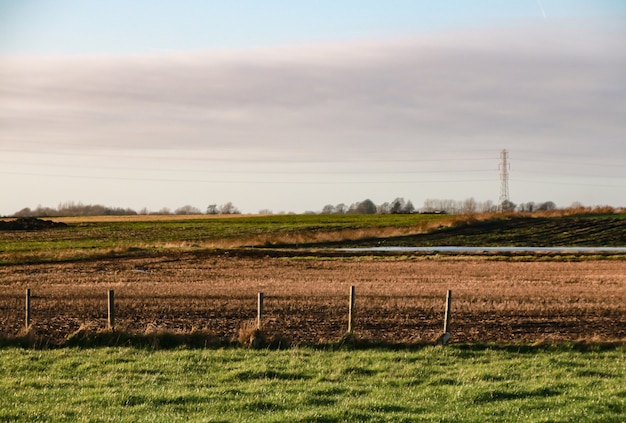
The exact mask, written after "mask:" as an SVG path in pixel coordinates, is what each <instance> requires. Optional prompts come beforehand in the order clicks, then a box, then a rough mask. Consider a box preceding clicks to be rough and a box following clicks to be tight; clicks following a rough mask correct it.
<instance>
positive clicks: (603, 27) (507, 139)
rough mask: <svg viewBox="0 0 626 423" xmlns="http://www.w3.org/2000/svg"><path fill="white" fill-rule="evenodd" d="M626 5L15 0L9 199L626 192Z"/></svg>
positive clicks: (0, 162) (155, 205) (9, 24)
mask: <svg viewBox="0 0 626 423" xmlns="http://www.w3.org/2000/svg"><path fill="white" fill-rule="evenodd" d="M625 69H626V2H624V1H623V0H613V1H611V0H586V1H583V0H540V1H539V0H507V1H503V0H475V1H466V0H446V1H441V0H387V1H373V0H342V1H337V0H317V1H315V2H310V1H297V0H290V1H287V0H264V1H252V0H248V1H244V0H230V1H228V2H225V1H210V0H207V1H192V0H181V1H176V2H172V1H159V0H135V1H126V0H123V1H122V0H107V1H90V0H87V1H82V0H80V1H79V0H54V1H53V0H39V1H35V0H22V1H16V0H14V1H9V0H0V180H1V181H2V190H1V194H0V215H10V214H13V213H15V212H17V211H19V210H21V209H22V208H25V207H30V208H36V207H38V206H44V207H57V206H58V205H59V204H61V203H65V202H76V203H78V202H80V203H83V204H103V205H106V206H110V207H122V208H132V209H135V210H137V211H139V210H141V209H144V208H145V209H148V210H151V211H158V210H161V209H163V208H168V209H170V210H172V211H174V210H175V209H177V208H179V207H182V206H185V205H191V206H193V207H197V208H199V209H200V210H202V211H204V210H206V208H207V206H208V205H210V204H217V205H221V204H224V203H227V202H232V203H233V204H234V205H235V206H237V207H238V208H239V209H240V210H241V211H242V212H244V213H257V212H259V211H260V210H271V211H273V212H276V213H278V212H296V213H301V212H305V211H320V210H321V209H322V208H323V207H324V205H327V204H333V205H335V204H339V203H345V204H347V205H350V204H352V203H355V202H358V201H363V200H365V199H371V200H372V201H373V202H374V203H376V204H381V203H383V202H391V201H393V200H394V199H395V198H397V197H402V198H404V199H406V200H411V201H412V202H413V204H414V205H415V206H416V207H417V208H419V207H421V206H422V204H423V203H424V201H426V200H427V199H454V200H460V201H461V200H464V199H466V198H470V197H471V198H474V199H475V200H476V201H480V202H484V201H492V202H494V203H497V202H498V201H499V200H500V192H501V186H502V182H501V169H499V165H500V153H501V151H502V150H504V149H506V150H507V152H508V159H509V160H508V162H509V163H508V164H509V166H510V167H509V169H508V176H509V177H508V188H509V195H510V200H511V201H512V202H513V203H516V204H519V203H526V202H530V201H533V202H544V201H553V202H554V203H556V205H557V206H559V207H568V206H569V205H571V204H572V203H574V202H579V203H582V204H583V205H587V206H595V205H611V206H615V207H623V206H626V170H625V169H626V71H624V70H625Z"/></svg>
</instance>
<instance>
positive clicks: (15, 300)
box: [0, 253, 626, 344]
mask: <svg viewBox="0 0 626 423" xmlns="http://www.w3.org/2000/svg"><path fill="white" fill-rule="evenodd" d="M351 285H354V286H355V287H356V305H355V315H356V317H355V324H354V330H355V332H356V334H357V335H358V336H359V337H360V338H365V339H368V340H371V341H373V342H392V343H396V342H397V343H421V342H434V340H435V339H436V338H437V337H438V336H439V335H440V334H441V332H442V327H443V316H444V303H445V295H446V291H447V290H448V289H450V290H452V298H453V299H452V319H451V323H450V328H451V332H452V342H486V341H492V342H500V343H511V342H521V341H539V340H554V341H559V340H595V341H609V340H626V301H625V299H626V261H624V260H595V261H593V260H590V261H572V262H557V261H528V262H519V261H490V260H486V259H484V258H475V257H444V258H441V257H439V258H436V257H430V258H429V257H415V258H393V257H389V258H381V257H377V258H363V257H361V258H341V259H334V260H321V259H319V258H317V259H312V258H308V259H307V258H293V257H292V258H289V257H286V258H285V257H282V258H281V257H263V258H254V257H233V256H229V255H228V254H226V253H225V254H220V255H218V254H208V253H207V254H199V253H197V254H191V253H190V254H180V255H177V256H169V257H157V258H141V259H115V260H99V261H90V262H76V263H64V264H37V265H11V266H5V267H0V323H1V325H2V326H1V332H2V334H4V335H16V334H18V333H19V332H20V330H21V329H22V328H23V326H24V293H25V289H26V288H30V289H31V292H32V300H31V303H32V312H31V313H32V328H33V330H34V332H35V333H37V334H39V335H44V336H46V337H47V338H48V339H49V340H51V341H53V342H60V341H62V340H63V339H65V338H67V336H68V335H70V334H71V333H72V332H74V331H76V330H77V329H78V328H79V327H81V326H83V327H84V326H88V327H90V328H91V329H93V330H97V329H100V328H102V329H104V328H105V327H106V318H107V301H106V298H107V295H106V294H107V290H109V289H114V290H115V301H116V329H118V330H123V331H129V332H136V333H144V332H146V331H151V330H155V329H165V330H171V331H181V332H186V331H191V330H193V329H198V330H203V331H206V332H208V333H210V334H212V335H215V336H217V337H219V338H223V339H233V338H236V336H237V332H238V328H239V327H240V326H242V325H243V324H246V323H249V322H250V321H253V320H254V319H255V317H256V301H257V293H258V292H263V293H264V294H265V310H264V311H265V315H264V329H265V330H266V332H267V333H268V334H269V335H282V336H283V337H285V338H287V339H289V340H290V341H291V342H292V343H295V344H298V343H318V342H329V341H336V340H338V339H339V338H340V337H341V336H342V335H343V334H344V333H345V331H346V329H347V312H348V302H349V297H348V295H349V287H350V286H351Z"/></svg>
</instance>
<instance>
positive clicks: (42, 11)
mask: <svg viewBox="0 0 626 423" xmlns="http://www.w3.org/2000/svg"><path fill="white" fill-rule="evenodd" d="M542 9H543V10H542ZM544 13H545V16H546V17H549V18H550V19H552V20H560V19H581V20H590V19H605V18H615V17H619V15H620V14H621V18H622V19H624V16H626V3H625V2H623V1H620V0H593V1H592V0H541V1H537V0H507V1H503V0H490V1H484V0H483V1H467V0H446V1H441V0H422V1H415V0H413V1H411V0H390V1H380V0H343V1H329V0H320V1H315V2H308V1H289V0H282V1H276V0H268V1H263V2H259V1H253V0H249V1H242V0H237V1H176V2H172V1H164V0H157V1H147V0H135V1H124V0H112V1H76V0H70V1H68V0H58V1H51V0H48V1H33V0H21V1H7V0H2V1H0V28H3V29H1V30H0V31H1V32H0V34H2V38H1V39H0V53H2V54H92V53H141V52H149V51H153V50H157V51H158V50H194V49H206V48H246V47H254V46H271V45H282V44H292V43H303V42H305V43H311V42H320V41H334V40H337V39H355V38H359V37H366V38H371V37H379V36H394V35H408V34H416V33H420V32H425V31H433V30H451V29H452V30H454V29H459V28H471V27H480V26H505V25H522V24H524V23H525V22H527V21H532V20H538V19H543V17H544Z"/></svg>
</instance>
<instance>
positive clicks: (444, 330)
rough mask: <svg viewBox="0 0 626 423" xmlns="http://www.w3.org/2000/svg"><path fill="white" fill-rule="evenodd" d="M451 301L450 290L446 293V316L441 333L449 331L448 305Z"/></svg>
mask: <svg viewBox="0 0 626 423" xmlns="http://www.w3.org/2000/svg"><path fill="white" fill-rule="evenodd" d="M451 303H452V291H450V290H448V292H447V293H446V317H445V320H444V321H443V333H450V330H449V329H450V305H451Z"/></svg>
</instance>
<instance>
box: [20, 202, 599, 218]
mask: <svg viewBox="0 0 626 423" xmlns="http://www.w3.org/2000/svg"><path fill="white" fill-rule="evenodd" d="M607 207H608V206H607ZM557 209H558V208H557V206H556V204H555V203H554V202H552V201H545V202H537V203H536V202H532V201H530V202H526V203H520V204H519V205H517V204H514V203H512V202H508V203H507V204H495V203H493V202H492V201H476V200H475V199H474V198H473V197H470V198H466V199H465V200H452V199H435V198H429V199H426V200H425V201H424V204H423V206H422V207H421V208H420V209H417V208H416V207H415V206H414V205H413V203H412V202H411V200H405V199H404V198H402V197H398V198H396V199H394V200H393V201H391V202H384V203H381V204H375V203H374V202H373V201H372V200H370V199H369V198H368V199H365V200H363V201H357V202H355V203H352V204H350V205H347V204H345V203H339V204H335V205H333V204H327V205H325V206H324V207H322V210H321V211H307V212H304V214H411V213H446V214H475V213H497V212H503V211H505V212H506V211H518V212H523V213H533V212H541V211H553V210H557ZM566 209H567V210H573V209H577V210H583V209H590V208H585V207H584V206H583V205H582V204H580V203H578V202H574V203H573V204H572V205H571V206H570V207H568V208H566ZM596 209H598V208H597V207H596V208H595V209H594V210H596ZM590 210H591V209H590ZM195 214H198V215H199V214H208V215H234V214H241V211H240V209H239V208H238V207H237V206H235V205H234V204H233V203H232V202H230V201H229V202H227V203H224V204H222V205H217V204H209V205H208V206H207V208H206V210H204V211H203V210H201V209H199V208H197V207H194V206H191V205H185V206H182V207H179V208H177V209H175V210H174V211H172V210H170V209H169V208H166V207H164V208H162V209H160V210H158V211H150V210H148V209H147V208H143V209H141V210H140V211H139V212H137V211H135V210H133V209H130V208H121V207H107V206H103V205H100V204H95V205H92V204H82V203H75V202H72V201H70V202H65V203H61V204H59V206H58V207H57V208H52V207H42V206H37V207H36V208H35V209H30V208H28V207H26V208H24V209H22V210H20V211H18V212H16V213H14V214H13V215H12V216H14V217H60V216H131V215H195ZM258 214H274V213H273V212H272V211H271V210H268V209H263V210H259V212H258ZM279 214H285V213H284V212H281V213H279Z"/></svg>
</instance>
